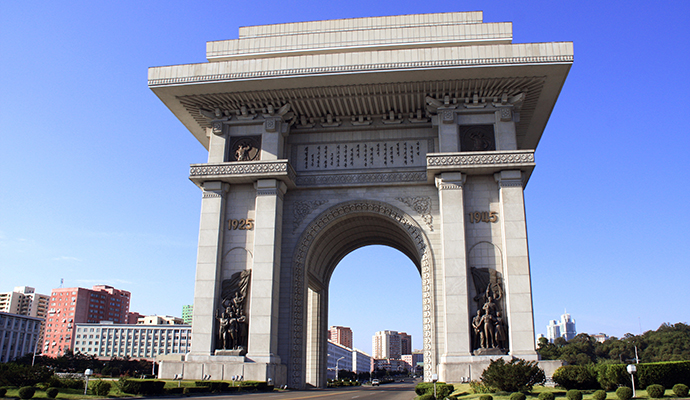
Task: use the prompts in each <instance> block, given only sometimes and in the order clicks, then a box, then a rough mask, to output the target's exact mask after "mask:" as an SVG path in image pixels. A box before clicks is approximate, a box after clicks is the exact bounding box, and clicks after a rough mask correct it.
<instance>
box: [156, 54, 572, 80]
mask: <svg viewBox="0 0 690 400" xmlns="http://www.w3.org/2000/svg"><path fill="white" fill-rule="evenodd" d="M572 62H573V55H571V54H563V55H551V56H525V57H491V58H473V59H456V60H422V61H408V62H391V63H374V64H353V65H332V66H318V67H307V68H290V69H277V70H255V71H244V72H228V73H223V74H204V75H190V76H179V77H173V78H155V79H149V80H148V84H149V87H156V86H166V85H180V84H190V83H213V82H224V81H236V80H245V79H256V78H279V77H289V76H303V75H322V74H335V73H352V72H375V71H386V70H407V69H420V68H422V69H429V68H453V67H474V66H498V65H519V64H553V63H572ZM201 65H206V64H201Z"/></svg>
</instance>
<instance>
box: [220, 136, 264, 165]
mask: <svg viewBox="0 0 690 400" xmlns="http://www.w3.org/2000/svg"><path fill="white" fill-rule="evenodd" d="M260 154H261V136H243V137H232V138H230V147H229V154H228V157H227V158H228V160H230V161H257V160H259V158H260V157H259V156H260Z"/></svg>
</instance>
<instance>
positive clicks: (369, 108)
mask: <svg viewBox="0 0 690 400" xmlns="http://www.w3.org/2000/svg"><path fill="white" fill-rule="evenodd" d="M206 58H207V59H208V62H206V63H201V64H194V65H174V66H166V67H155V68H150V69H149V81H148V82H149V87H150V88H151V90H152V91H153V92H154V93H155V94H156V95H157V96H158V97H159V98H160V99H161V101H163V103H165V105H166V106H167V107H168V108H169V109H170V110H171V111H172V112H173V113H174V114H175V116H176V117H177V118H178V119H179V120H180V121H181V122H182V123H183V124H184V125H185V127H186V128H187V129H189V131H190V132H191V133H192V134H193V135H194V137H196V138H197V140H198V141H199V142H200V143H201V144H202V145H203V146H204V147H205V148H206V149H208V161H207V162H206V163H203V164H193V165H192V166H191V169H190V179H191V180H192V182H194V183H195V184H196V185H198V187H199V188H200V189H201V194H202V196H201V219H200V227H199V248H198V255H197V267H196V280H195V291H194V316H193V321H192V351H191V352H190V353H189V354H187V356H186V360H185V361H184V362H182V361H180V362H177V363H174V362H165V363H163V365H161V367H160V377H162V378H163V377H164V378H172V377H173V376H174V375H175V374H184V377H185V379H201V378H202V377H203V376H204V375H209V374H210V375H211V377H212V379H214V380H216V379H229V378H231V377H232V376H233V375H244V377H245V379H251V380H267V379H269V378H270V379H271V380H272V381H273V382H274V383H275V384H276V385H288V386H289V387H291V388H298V389H301V388H305V387H308V386H315V387H325V386H326V361H327V346H326V343H327V336H328V335H327V332H328V318H327V313H328V300H329V299H328V288H329V283H330V277H331V276H332V273H333V271H334V269H335V267H336V266H337V265H338V262H339V261H340V260H341V259H342V258H343V257H344V256H346V255H347V254H348V253H350V252H351V251H353V250H355V249H357V248H359V247H362V246H366V245H371V244H379V245H387V246H391V247H393V248H396V249H398V250H400V251H401V252H402V253H404V254H406V255H407V256H408V257H409V258H410V259H411V260H412V262H413V263H414V265H415V266H416V267H417V269H418V270H419V273H420V276H421V282H422V297H421V298H420V302H421V304H422V309H423V337H422V343H423V352H424V379H425V380H427V381H429V380H431V376H432V374H438V377H439V379H441V380H443V381H446V382H460V381H462V380H463V379H466V378H471V379H475V380H476V379H478V378H479V375H480V374H481V372H482V369H483V368H484V366H486V365H487V363H488V360H489V359H495V358H497V357H505V358H506V359H510V358H511V357H519V358H524V359H527V360H537V353H536V351H535V343H534V321H533V317H532V295H531V280H530V265H529V252H528V248H527V228H526V224H525V205H524V196H523V189H524V187H525V185H526V184H527V182H528V180H529V178H530V176H531V174H532V171H533V169H534V167H535V161H534V152H535V149H536V147H537V144H538V143H539V139H540V138H541V135H542V132H543V131H544V128H545V126H546V123H547V121H548V119H549V116H550V114H551V110H552V109H553V107H554V105H555V103H556V99H557V98H558V95H559V93H560V90H561V87H562V86H563V84H564V82H565V79H566V76H567V74H568V71H569V70H570V66H571V64H572V61H573V46H572V43H520V44H513V43H512V24H511V23H509V22H501V23H484V22H483V15H482V12H457V13H442V14H424V15H403V16H393V17H374V18H358V19H345V20H335V21H314V22H300V23H290V24H277V25H265V26H248V27H242V28H240V32H239V39H235V40H222V41H216V42H209V43H207V46H206ZM376 267H378V266H377V265H372V266H371V268H376ZM242 271H246V272H244V273H245V275H242V276H244V277H245V278H247V279H245V280H242V279H240V278H238V277H239V276H240V275H237V274H239V273H241V272H242ZM356 278H358V279H367V278H366V277H356ZM233 337H239V338H242V340H240V341H234V340H232V338H233ZM244 338H248V339H247V343H246V345H245V344H244V341H243V340H244ZM220 344H222V346H220Z"/></svg>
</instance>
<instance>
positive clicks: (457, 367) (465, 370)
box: [438, 355, 563, 383]
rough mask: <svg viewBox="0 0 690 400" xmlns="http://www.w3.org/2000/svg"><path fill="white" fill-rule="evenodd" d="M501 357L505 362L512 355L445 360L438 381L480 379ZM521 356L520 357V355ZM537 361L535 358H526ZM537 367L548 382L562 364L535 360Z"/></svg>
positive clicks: (454, 381) (459, 381)
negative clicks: (492, 362) (468, 359)
mask: <svg viewBox="0 0 690 400" xmlns="http://www.w3.org/2000/svg"><path fill="white" fill-rule="evenodd" d="M499 358H503V360H505V361H506V362H509V361H510V360H512V359H513V357H512V356H505V355H504V356H474V357H472V360H471V361H447V362H442V363H441V364H439V374H438V377H439V381H441V382H447V383H464V382H469V381H479V380H481V377H482V373H483V372H484V370H485V369H486V368H487V367H488V366H489V364H490V363H491V361H493V360H496V359H499ZM520 358H522V357H520ZM527 361H537V360H527ZM537 362H538V363H539V367H540V368H541V369H543V370H544V374H545V375H546V380H547V382H549V381H550V380H551V377H552V376H553V373H554V371H555V370H556V369H557V368H558V367H560V366H562V365H563V362H562V361H558V360H555V361H554V360H544V361H537Z"/></svg>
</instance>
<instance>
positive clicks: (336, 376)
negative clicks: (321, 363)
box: [335, 356, 345, 381]
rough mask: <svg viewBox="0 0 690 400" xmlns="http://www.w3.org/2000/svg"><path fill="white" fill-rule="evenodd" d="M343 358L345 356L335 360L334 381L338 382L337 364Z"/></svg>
mask: <svg viewBox="0 0 690 400" xmlns="http://www.w3.org/2000/svg"><path fill="white" fill-rule="evenodd" d="M343 358H345V356H342V357H340V358H339V359H337V360H335V380H336V381H337V380H338V363H339V362H340V360H342V359H343Z"/></svg>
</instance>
